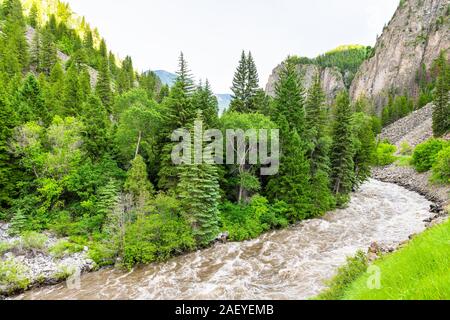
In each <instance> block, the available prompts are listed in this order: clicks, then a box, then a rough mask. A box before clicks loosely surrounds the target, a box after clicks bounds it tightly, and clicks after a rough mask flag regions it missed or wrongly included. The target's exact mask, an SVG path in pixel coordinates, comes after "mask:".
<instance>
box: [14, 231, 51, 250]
mask: <svg viewBox="0 0 450 320" xmlns="http://www.w3.org/2000/svg"><path fill="white" fill-rule="evenodd" d="M47 240H48V237H47V236H46V235H45V234H42V233H38V232H34V231H28V232H25V233H23V234H22V237H21V239H20V246H21V247H22V249H24V250H43V249H44V248H45V243H46V242H47Z"/></svg>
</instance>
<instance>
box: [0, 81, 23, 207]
mask: <svg viewBox="0 0 450 320" xmlns="http://www.w3.org/2000/svg"><path fill="white" fill-rule="evenodd" d="M4 94H5V88H4V85H3V84H2V81H1V80H0V123H1V126H0V208H6V207H8V206H9V205H11V200H12V198H13V196H14V189H15V181H14V179H12V177H13V176H14V170H15V168H14V164H13V161H12V159H11V154H10V153H9V152H8V150H9V143H10V139H11V137H12V133H13V129H14V127H16V126H17V125H18V124H19V123H18V121H17V116H16V110H15V108H13V106H12V105H11V103H10V102H9V101H8V100H7V99H6V97H5V96H4Z"/></svg>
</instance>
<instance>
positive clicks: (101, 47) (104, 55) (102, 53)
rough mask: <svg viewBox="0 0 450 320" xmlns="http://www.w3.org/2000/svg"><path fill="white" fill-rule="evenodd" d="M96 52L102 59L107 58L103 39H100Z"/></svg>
mask: <svg viewBox="0 0 450 320" xmlns="http://www.w3.org/2000/svg"><path fill="white" fill-rule="evenodd" d="M98 53H99V54H100V56H101V57H102V58H103V59H108V49H107V48H106V42H105V39H102V41H100V47H99V49H98Z"/></svg>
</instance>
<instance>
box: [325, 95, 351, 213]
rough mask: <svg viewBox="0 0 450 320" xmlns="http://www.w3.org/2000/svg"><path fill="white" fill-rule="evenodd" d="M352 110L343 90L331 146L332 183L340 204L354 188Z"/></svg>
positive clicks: (338, 98)
mask: <svg viewBox="0 0 450 320" xmlns="http://www.w3.org/2000/svg"><path fill="white" fill-rule="evenodd" d="M351 118H352V111H351V106H350V98H349V96H348V93H347V92H345V91H344V92H341V93H339V95H338V96H337V98H336V106H335V118H334V123H333V144H332V147H331V156H330V158H331V184H332V191H333V193H334V194H335V195H336V196H337V200H338V204H339V205H343V204H345V203H346V202H347V201H348V198H349V197H348V196H349V194H350V192H352V189H353V183H354V178H355V177H354V162H353V155H354V150H353V139H352V125H351Z"/></svg>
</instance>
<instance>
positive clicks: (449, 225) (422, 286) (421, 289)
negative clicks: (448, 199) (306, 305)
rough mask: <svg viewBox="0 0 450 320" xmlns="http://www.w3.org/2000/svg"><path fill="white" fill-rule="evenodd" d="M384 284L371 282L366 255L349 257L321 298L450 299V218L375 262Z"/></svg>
mask: <svg viewBox="0 0 450 320" xmlns="http://www.w3.org/2000/svg"><path fill="white" fill-rule="evenodd" d="M374 265H375V266H377V267H379V268H380V270H381V273H380V275H381V288H380V289H370V288H368V286H367V283H368V280H369V277H371V276H373V273H371V274H369V273H368V272H367V271H366V270H367V261H366V260H365V257H364V256H361V255H357V256H356V257H354V258H352V259H349V261H348V264H347V265H346V266H344V267H342V268H341V269H340V270H339V272H338V275H337V276H336V277H335V278H334V279H333V280H332V281H331V283H330V287H329V289H328V290H327V291H325V292H324V293H322V294H321V295H320V296H319V297H318V298H319V299H336V300H340V299H342V300H424V299H425V300H442V299H450V221H448V222H446V223H444V224H442V225H438V226H435V227H433V228H431V229H429V230H427V231H425V232H424V233H423V234H421V235H418V236H417V237H415V238H414V239H413V240H412V241H411V242H410V243H409V244H408V245H407V246H406V247H404V248H402V249H400V250H399V251H397V252H395V253H392V254H390V255H387V256H384V257H383V258H381V259H380V260H378V261H376V262H375V263H374Z"/></svg>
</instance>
